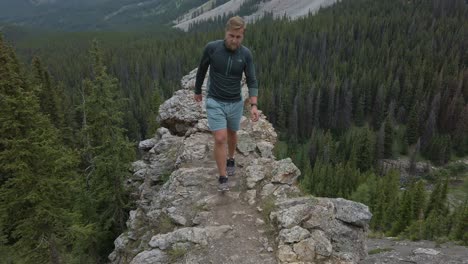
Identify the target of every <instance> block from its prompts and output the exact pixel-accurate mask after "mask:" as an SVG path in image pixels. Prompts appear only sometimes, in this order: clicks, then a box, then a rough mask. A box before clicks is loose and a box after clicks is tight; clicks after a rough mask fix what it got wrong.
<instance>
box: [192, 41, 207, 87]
mask: <svg viewBox="0 0 468 264" xmlns="http://www.w3.org/2000/svg"><path fill="white" fill-rule="evenodd" d="M209 65H210V55H209V47H208V45H206V46H205V50H204V51H203V55H202V58H201V60H200V65H198V70H197V78H196V81H195V94H196V95H198V94H201V93H202V85H203V81H204V80H205V76H206V72H207V70H208V66H209Z"/></svg>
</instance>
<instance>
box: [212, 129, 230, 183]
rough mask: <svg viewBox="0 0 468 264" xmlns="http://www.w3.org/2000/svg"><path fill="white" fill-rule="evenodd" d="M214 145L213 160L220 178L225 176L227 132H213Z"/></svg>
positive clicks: (223, 130)
mask: <svg viewBox="0 0 468 264" xmlns="http://www.w3.org/2000/svg"><path fill="white" fill-rule="evenodd" d="M213 136H214V140H215V144H214V158H215V160H216V165H217V166H218V171H219V175H220V176H226V177H227V174H226V140H227V130H226V129H220V130H216V131H214V132H213Z"/></svg>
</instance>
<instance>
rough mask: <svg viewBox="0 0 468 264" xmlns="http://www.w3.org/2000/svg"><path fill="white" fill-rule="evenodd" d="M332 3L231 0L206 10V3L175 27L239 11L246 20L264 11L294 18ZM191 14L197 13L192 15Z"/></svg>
mask: <svg viewBox="0 0 468 264" xmlns="http://www.w3.org/2000/svg"><path fill="white" fill-rule="evenodd" d="M209 2H211V1H209ZM334 3H336V0H290V1H283V0H231V1H228V2H227V3H225V4H223V5H220V6H217V7H215V8H213V9H210V10H206V5H204V6H203V7H198V8H195V9H192V10H190V11H189V12H187V13H186V14H184V15H182V16H181V17H179V18H178V19H177V20H176V21H175V22H176V26H175V27H177V28H180V29H183V30H188V28H189V26H190V24H193V23H198V22H201V21H204V20H208V19H210V18H216V17H218V16H223V15H229V14H230V13H232V14H239V13H240V15H241V16H244V17H245V18H246V20H247V21H255V20H257V19H260V18H261V17H263V15H264V14H265V13H270V14H273V16H274V17H282V16H283V15H286V16H288V17H290V18H292V19H295V18H298V17H301V16H305V15H307V14H308V13H315V12H316V11H317V10H318V9H320V8H321V7H326V6H329V5H332V4H334ZM193 14H198V15H197V16H194V15H193Z"/></svg>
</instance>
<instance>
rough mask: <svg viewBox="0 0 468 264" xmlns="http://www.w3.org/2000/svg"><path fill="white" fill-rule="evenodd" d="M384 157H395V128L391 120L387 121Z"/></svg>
mask: <svg viewBox="0 0 468 264" xmlns="http://www.w3.org/2000/svg"><path fill="white" fill-rule="evenodd" d="M384 157H385V158H386V159H389V158H392V157H393V127H392V122H391V120H390V118H387V120H386V121H385V138H384Z"/></svg>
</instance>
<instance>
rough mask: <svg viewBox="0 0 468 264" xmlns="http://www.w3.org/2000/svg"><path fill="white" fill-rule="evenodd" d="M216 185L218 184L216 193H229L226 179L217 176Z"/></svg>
mask: <svg viewBox="0 0 468 264" xmlns="http://www.w3.org/2000/svg"><path fill="white" fill-rule="evenodd" d="M218 183H219V184H218V191H220V192H224V191H229V183H228V177H226V176H219V178H218Z"/></svg>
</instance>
